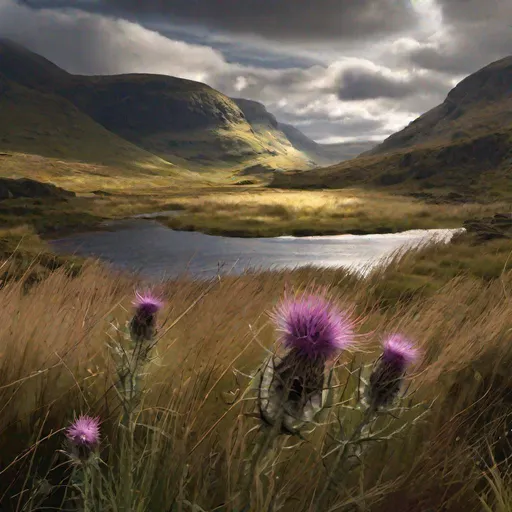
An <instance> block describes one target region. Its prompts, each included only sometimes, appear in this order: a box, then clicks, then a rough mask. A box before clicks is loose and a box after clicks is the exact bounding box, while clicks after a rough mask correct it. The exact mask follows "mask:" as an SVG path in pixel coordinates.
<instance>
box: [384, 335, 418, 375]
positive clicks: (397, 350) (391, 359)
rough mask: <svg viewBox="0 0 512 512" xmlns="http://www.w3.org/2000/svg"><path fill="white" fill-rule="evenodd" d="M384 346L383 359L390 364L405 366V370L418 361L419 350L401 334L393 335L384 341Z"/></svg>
mask: <svg viewBox="0 0 512 512" xmlns="http://www.w3.org/2000/svg"><path fill="white" fill-rule="evenodd" d="M383 345H384V351H383V353H382V358H383V359H384V360H385V361H387V362H388V363H390V364H391V363H394V364H396V365H401V366H403V368H404V370H405V369H406V367H407V366H408V365H409V364H412V363H414V361H416V360H417V359H418V356H419V351H418V349H417V348H415V347H414V346H413V344H412V343H411V342H410V341H409V340H407V339H406V338H404V337H403V336H401V335H400V334H392V335H391V336H389V337H388V338H387V339H386V340H385V341H384V343H383Z"/></svg>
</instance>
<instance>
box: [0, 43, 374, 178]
mask: <svg viewBox="0 0 512 512" xmlns="http://www.w3.org/2000/svg"><path fill="white" fill-rule="evenodd" d="M0 91H1V92H2V95H1V97H0V115H1V116H2V119H3V121H4V122H3V123H2V127H1V128H0V150H1V151H4V152H16V153H27V154H32V155H40V156H43V157H48V158H58V159H67V160H69V161H78V162H83V163H87V164H91V165H98V166H113V167H115V168H116V169H119V168H124V169H126V170H131V171H139V172H146V173H147V172H149V173H153V174H161V175H163V176H173V175H176V176H178V175H180V174H183V171H185V174H186V172H187V171H194V172H199V173H205V172H206V173H208V172H212V171H219V170H220V171H222V170H224V171H230V172H234V173H238V172H242V171H244V170H245V169H249V173H250V172H251V171H250V170H251V169H260V170H261V169H264V170H268V171H274V170H287V169H312V168H315V167H319V166H322V165H328V164H332V163H335V162H340V161H342V160H346V159H348V158H352V157H353V156H356V154H357V153H358V152H362V151H364V150H367V149H369V147H371V146H373V145H374V144H372V143H368V144H366V143H363V144H361V145H354V144H347V145H344V144H341V145H321V144H317V143H316V142H314V141H312V140H311V139H309V138H308V137H307V136H306V135H304V134H303V133H302V132H300V131H299V130H298V129H297V128H295V127H293V126H290V125H286V124H281V123H279V122H278V121H277V120H276V118H275V117H274V116H273V115H272V114H271V113H269V112H268V111H267V110H266V108H265V106H264V105H262V104H260V103H258V102H255V101H250V100H245V99H232V98H229V97H227V96H225V95H223V94H222V93H220V92H218V91H216V90H215V89H212V88H211V87H209V86H207V85H205V84H202V83H198V82H193V81H190V80H184V79H181V78H175V77H170V76H162V75H150V74H128V75H116V76H77V75H72V74H69V73H67V72H66V71H64V70H63V69H61V68H59V67H58V66H56V65H55V64H53V63H52V62H50V61H48V60H47V59H45V58H44V57H42V56H40V55H37V54H35V53H33V52H31V51H29V50H28V49H26V48H24V47H22V46H20V45H18V44H16V43H14V42H12V41H9V40H1V41H0ZM116 172H117V171H116ZM121 174H123V172H121Z"/></svg>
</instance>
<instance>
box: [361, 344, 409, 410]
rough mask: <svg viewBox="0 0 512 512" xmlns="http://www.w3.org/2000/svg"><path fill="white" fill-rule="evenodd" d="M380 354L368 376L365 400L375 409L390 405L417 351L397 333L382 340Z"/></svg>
mask: <svg viewBox="0 0 512 512" xmlns="http://www.w3.org/2000/svg"><path fill="white" fill-rule="evenodd" d="M383 346H384V349H383V352H382V356H381V357H380V359H379V360H378V361H377V364H376V366H375V368H374V370H373V372H372V374H371V376H370V383H369V386H368V388H367V397H366V399H367V402H368V403H369V405H370V406H371V407H373V408H374V409H375V410H377V409H382V408H384V407H388V406H389V405H391V404H392V403H393V402H394V401H395V399H396V398H397V396H398V393H399V392H400V388H401V387H402V384H403V380H404V376H405V373H406V371H407V368H408V367H409V365H410V364H412V363H413V362H414V361H416V360H417V358H418V351H417V349H416V348H414V347H413V345H412V344H411V343H410V342H409V341H408V340H406V339H405V338H403V337H402V336H401V335H399V334H394V335H392V336H389V337H388V338H387V339H386V340H385V341H384V344H383Z"/></svg>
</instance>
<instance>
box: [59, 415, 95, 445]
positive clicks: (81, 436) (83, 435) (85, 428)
mask: <svg viewBox="0 0 512 512" xmlns="http://www.w3.org/2000/svg"><path fill="white" fill-rule="evenodd" d="M66 437H67V438H68V440H69V441H70V443H71V444H72V445H73V446H74V447H76V448H85V449H86V450H92V449H94V448H95V447H96V446H98V444H99V442H100V420H99V418H91V417H90V416H84V415H82V416H80V417H79V418H78V419H77V420H75V421H74V422H73V423H72V424H71V425H70V426H69V427H68V428H67V430H66Z"/></svg>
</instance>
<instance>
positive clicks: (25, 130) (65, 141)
mask: <svg viewBox="0 0 512 512" xmlns="http://www.w3.org/2000/svg"><path fill="white" fill-rule="evenodd" d="M0 93H1V94H0V119H2V122H1V123H0V150H1V151H3V152H11V153H28V154H34V155H40V156H43V157H48V158H60V159H72V160H75V161H78V162H83V163H90V164H100V165H107V166H108V165H110V166H116V167H118V168H119V172H121V173H122V172H126V173H130V172H132V171H133V170H139V171H140V170H141V169H144V168H145V169H146V172H147V171H148V170H150V169H151V168H154V169H158V172H160V173H162V172H167V173H171V174H172V173H173V172H175V167H174V166H173V165H171V164H169V163H168V162H165V161H164V160H162V159H161V158H158V157H156V156H154V155H152V154H151V153H149V152H147V151H144V150H143V149H141V148H139V147H137V146H135V145H133V144H131V143H130V142H128V141H126V140H124V139H122V138H120V137H118V136H117V135H115V134H114V133H112V132H110V131H108V130H107V129H105V128H104V127H103V126H101V125H99V124H98V123H96V122H94V121H93V120H92V119H91V118H89V117H88V116H87V115H85V114H83V113H82V112H81V111H80V110H78V109H77V108H76V107H75V106H74V105H73V104H71V103H70V102H68V101H67V100H65V99H64V98H62V97H59V96H56V95H54V94H50V93H44V92H40V91H37V90H34V89H28V88H26V87H23V86H21V85H19V84H16V83H14V82H11V81H9V80H6V79H5V78H2V77H1V76H0ZM0 169H1V168H0Z"/></svg>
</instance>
